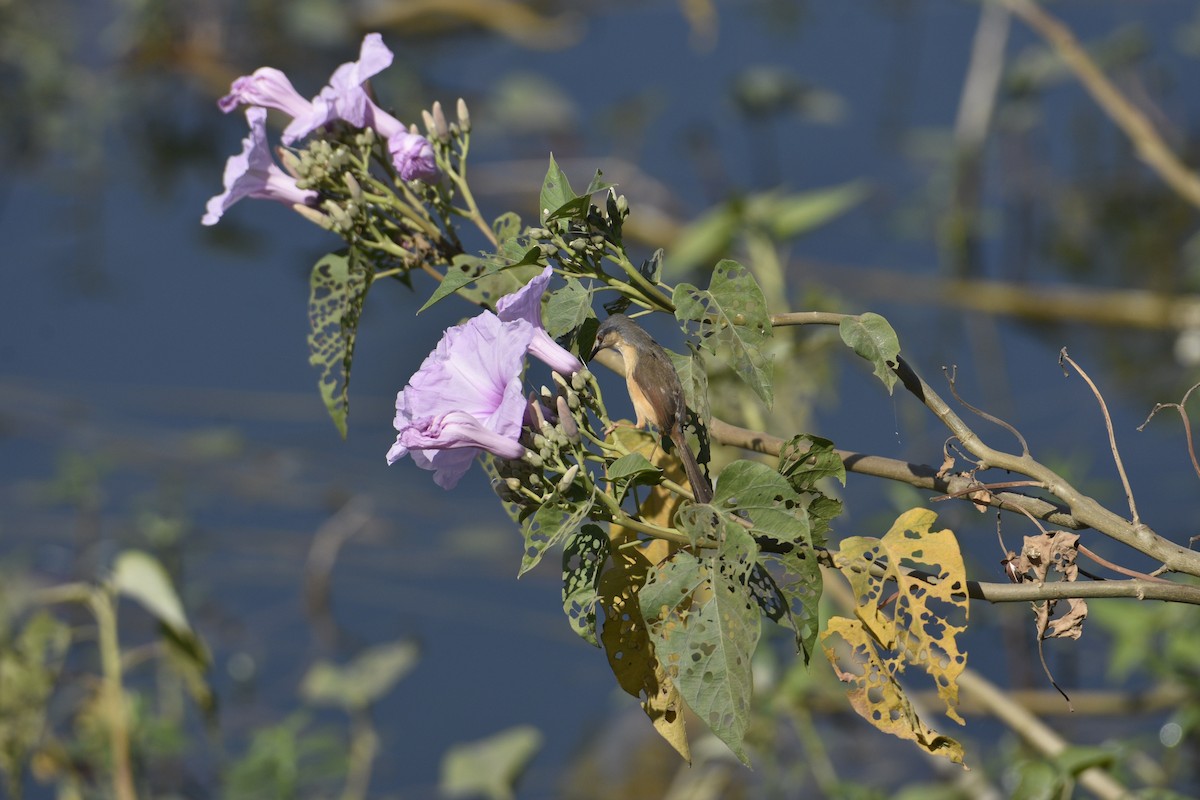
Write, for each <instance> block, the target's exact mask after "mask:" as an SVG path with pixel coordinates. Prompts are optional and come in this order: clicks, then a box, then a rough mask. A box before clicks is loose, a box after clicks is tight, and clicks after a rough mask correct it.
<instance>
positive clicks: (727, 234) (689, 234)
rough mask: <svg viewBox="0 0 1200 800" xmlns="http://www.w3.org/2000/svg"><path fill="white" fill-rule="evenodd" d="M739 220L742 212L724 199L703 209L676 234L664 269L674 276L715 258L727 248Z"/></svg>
mask: <svg viewBox="0 0 1200 800" xmlns="http://www.w3.org/2000/svg"><path fill="white" fill-rule="evenodd" d="M740 222H741V212H740V211H738V209H737V208H736V207H735V206H734V205H733V204H729V203H723V204H721V205H719V206H717V207H716V208H714V209H712V210H710V211H706V212H705V213H704V214H703V215H701V216H700V217H699V218H698V219H696V220H695V221H693V222H692V223H690V224H689V225H687V226H686V227H685V228H684V229H683V230H682V231H681V232H680V233H679V235H678V236H676V237H675V241H674V243H673V244H672V245H671V249H670V252H668V253H667V256H666V262H665V264H664V265H663V272H664V273H665V274H666V275H668V276H670V277H676V278H677V277H679V276H682V275H685V274H687V273H688V272H691V271H692V270H694V269H696V268H697V267H699V266H701V265H703V264H711V263H712V262H714V261H716V260H717V259H718V258H719V257H721V256H722V255H724V254H725V253H727V252H728V251H729V248H730V246H731V245H732V244H733V237H734V234H735V233H737V230H738V225H739V224H740Z"/></svg>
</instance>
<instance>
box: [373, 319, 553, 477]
mask: <svg viewBox="0 0 1200 800" xmlns="http://www.w3.org/2000/svg"><path fill="white" fill-rule="evenodd" d="M532 338H533V328H532V326H530V325H529V324H528V323H526V322H524V321H521V320H516V321H513V322H501V321H500V319H499V318H498V317H496V315H495V314H492V313H490V312H484V313H482V314H480V315H479V316H477V317H475V318H474V319H471V320H469V321H467V322H465V323H463V324H462V325H457V326H455V327H453V328H450V329H449V330H447V331H446V333H445V334H444V335H443V336H442V340H441V341H440V342H439V343H438V346H437V347H436V348H435V349H434V351H433V352H432V353H430V354H429V357H428V358H426V359H425V362H424V363H423V364H421V368H420V369H419V370H417V373H416V374H415V375H413V377H412V378H411V379H410V380H409V382H408V385H407V386H405V387H404V389H402V390H401V391H400V393H399V394H398V395H397V396H396V419H395V421H394V423H393V425H394V426H395V428H396V430H397V431H398V432H399V434H398V435H397V437H396V443H395V444H394V445H392V448H391V449H390V450H388V454H387V461H388V463H389V464H393V463H395V462H396V461H397V460H399V459H401V458H403V457H404V456H406V455H411V456H412V458H413V462H414V463H416V465H417V466H418V467H420V468H421V469H427V470H431V471H433V473H434V475H433V480H434V483H436V484H437V485H438V486H441V487H442V488H443V489H451V488H453V487H454V486H455V485H456V484H457V483H458V481H459V479H460V478H462V476H463V475H464V474H465V473H466V471H467V470H468V469H470V467H471V462H472V461H473V460H474V459H475V456H477V455H479V454H480V452H481V451H484V450H486V451H487V452H489V453H492V454H494V455H497V456H499V457H501V458H507V459H514V458H520V457H521V456H522V455H524V453H525V448H523V447H522V446H521V445H520V444H518V442H517V439H518V437H519V436H520V435H521V422H522V419H523V417H524V414H525V398H524V396H523V394H522V389H521V369H522V367H523V366H524V361H525V352H526V351H527V350H528V348H529V342H530V340H531V339H532Z"/></svg>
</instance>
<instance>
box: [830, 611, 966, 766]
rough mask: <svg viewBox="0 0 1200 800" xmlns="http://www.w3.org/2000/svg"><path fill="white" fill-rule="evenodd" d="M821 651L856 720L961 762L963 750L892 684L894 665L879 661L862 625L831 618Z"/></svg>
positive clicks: (894, 672)
mask: <svg viewBox="0 0 1200 800" xmlns="http://www.w3.org/2000/svg"><path fill="white" fill-rule="evenodd" d="M839 640H840V642H839ZM821 647H822V648H823V649H824V651H825V656H826V657H827V658H828V659H829V663H830V664H832V665H833V669H834V672H836V673H837V676H838V679H839V680H841V681H842V682H843V683H848V684H850V688H849V689H848V690H847V696H848V697H849V699H850V705H851V706H852V707H853V708H854V710H855V711H857V712H858V714H859V716H861V717H862V718H863V719H865V720H867V721H868V722H870V723H871V724H872V725H874V726H875V727H876V728H878V729H879V730H881V731H883V732H884V733H890V734H892V735H893V736H897V737H899V738H901V739H911V740H912V741H914V742H916V743H917V744H918V745H920V746H921V747H923V748H924V749H925V750H927V751H928V752H930V753H933V754H934V755H939V756H944V757H946V758H949V759H950V760H951V761H953V762H954V763H956V764H961V763H962V761H963V748H962V745H961V744H959V743H958V742H957V741H955V740H954V739H951V738H950V737H949V736H943V735H941V734H939V733H938V732H937V731H935V730H933V729H932V728H930V727H929V726H927V725H926V724H925V723H923V722H922V721H921V720H920V718H919V717H918V716H917V712H916V711H915V710H914V709H913V707H912V703H910V702H909V700H908V696H907V695H905V693H904V688H903V687H901V686H900V683H899V682H898V681H897V680H896V670H895V665H894V664H893V663H892V661H891V659H890V658H883V657H881V655H880V652H879V643H878V642H877V641H876V639H875V637H874V636H872V635H871V633H870V632H869V631H868V630H867V628H866V626H864V625H863V623H862V621H861V620H857V619H846V618H845V617H831V618H830V619H829V622H828V624H827V625H826V627H825V632H824V633H822V634H821ZM842 664H845V667H844V668H843V666H841V665H842Z"/></svg>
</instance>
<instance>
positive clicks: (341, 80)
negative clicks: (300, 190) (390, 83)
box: [217, 33, 439, 182]
mask: <svg viewBox="0 0 1200 800" xmlns="http://www.w3.org/2000/svg"><path fill="white" fill-rule="evenodd" d="M392 59H393V56H392V51H391V50H389V49H388V48H387V45H385V44H384V43H383V37H382V36H380V35H379V34H378V33H368V34H367V35H366V36H364V37H363V41H362V46H361V47H360V48H359V54H358V60H357V61H349V62H347V63H345V64H342V65H341V66H339V67H338V68H337V69H336V70H334V72H333V75H332V76H330V78H329V83H328V84H327V85H326V86H325V88H323V89H322V90H321V91H320V93H319V94H318V95H317V96H316V97H314V98H313V99H312V100H311V101H310V100H305V99H304V98H303V97H302V96H300V93H299V92H297V91H296V90H295V88H293V87H292V83H291V81H289V80H288V77H287V76H286V75H284V74H283V73H282V72H280V71H279V70H277V69H274V68H272V67H263V68H261V69H259V70H256V71H255V72H254V73H253V74H252V75H244V76H242V77H240V78H238V79H237V80H235V81H234V82H233V85H232V86H231V87H230V89H229V94H227V95H225V96H224V97H222V98H221V99H220V100H219V101H218V102H217V105H218V106H219V107H220V109H221V110H222V111H224V112H226V113H229V112H230V111H232V110H233V109H234V108H236V107H237V106H238V105H239V104H241V103H246V104H249V105H255V106H265V107H267V108H277V109H279V110H280V111H283V112H284V113H286V114H288V115H290V116H291V117H292V121H291V122H290V123H288V126H287V127H286V128H284V130H283V135H282V136H281V137H280V139H281V141H282V142H283V143H284V144H285V145H289V146H290V145H292V144H294V143H296V142H297V141H299V140H301V139H303V138H304V137H305V136H308V135H309V134H310V133H312V132H313V131H315V130H316V129H317V128H320V127H322V126H324V125H328V124H329V123H331V122H333V121H335V120H339V119H340V120H344V121H345V122H348V123H350V124H351V125H353V126H354V127H356V128H374V129H375V131H376V132H377V133H378V134H379V136H380V138H381V139H383V140H384V141H386V142H387V143H388V152H389V154H390V155H391V156H392V163H393V165H394V166H395V168H396V171H397V172H398V173H399V174H400V177H401V178H402V179H403V180H406V181H407V180H421V181H426V182H429V181H433V180H436V179H437V177H438V174H439V173H438V169H437V164H436V162H435V161H434V158H433V147H432V146H431V145H430V144H429V141H428V140H426V139H425V137H423V136H419V135H417V134H414V133H410V132H409V130H408V129H407V128H405V127H404V124H403V123H402V122H400V120H398V119H396V118H395V117H393V116H392V115H391V114H389V113H387V112H386V111H384V110H383V109H382V108H380V107H379V106H377V105H376V104H375V102H374V101H373V100H371V98H370V96H369V95H368V94H367V92H366V90H365V89H363V83H365V82H366V81H367V80H368V79H369V78H371V77H372V76H374V75H378V74H379V73H380V72H382V71H383V70H385V69H386V68H387V67H389V66H391V63H392Z"/></svg>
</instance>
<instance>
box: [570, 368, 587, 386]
mask: <svg viewBox="0 0 1200 800" xmlns="http://www.w3.org/2000/svg"><path fill="white" fill-rule="evenodd" d="M591 380H592V373H591V372H589V371H588V368H587V367H584V368H583V369H581V370H579V371H578V372H576V373H575V374H574V375H572V376H571V388H572V389H574V390H575V391H577V392H582V391H583V390H584V387H586V386H587V385H588V383H589V382H590V381H591Z"/></svg>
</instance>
